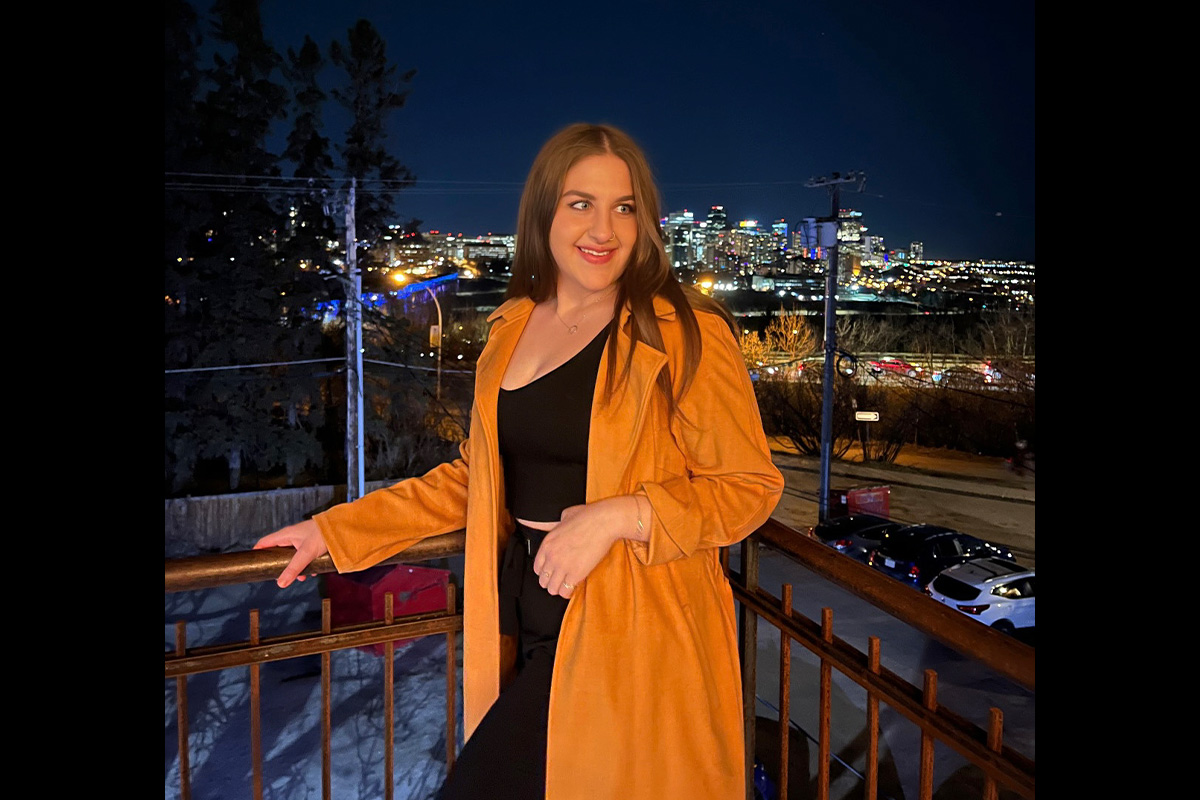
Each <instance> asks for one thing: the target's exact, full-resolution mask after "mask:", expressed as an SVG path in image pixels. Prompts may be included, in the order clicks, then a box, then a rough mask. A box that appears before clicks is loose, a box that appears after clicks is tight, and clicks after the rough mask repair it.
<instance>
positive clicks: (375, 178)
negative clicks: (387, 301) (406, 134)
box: [329, 19, 420, 288]
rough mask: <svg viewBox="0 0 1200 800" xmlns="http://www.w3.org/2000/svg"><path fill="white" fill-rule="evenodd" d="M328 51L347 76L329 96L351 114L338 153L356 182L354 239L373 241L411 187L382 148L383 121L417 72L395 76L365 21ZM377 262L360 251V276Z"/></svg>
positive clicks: (375, 252) (377, 256) (373, 253)
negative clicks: (399, 197) (397, 196)
mask: <svg viewBox="0 0 1200 800" xmlns="http://www.w3.org/2000/svg"><path fill="white" fill-rule="evenodd" d="M329 52H330V59H331V60H332V61H333V63H334V64H335V65H337V66H339V67H341V68H342V69H343V70H344V71H345V73H346V78H347V84H346V85H345V86H343V87H341V88H337V89H333V90H332V91H331V92H330V93H331V95H332V96H333V98H334V99H335V100H337V101H338V102H339V103H340V104H341V105H342V106H344V107H345V108H346V109H347V110H348V111H349V112H350V115H351V118H350V125H349V127H348V129H347V131H346V139H345V142H344V143H343V144H342V145H341V147H340V148H339V151H340V153H341V156H342V159H343V161H344V163H345V173H346V176H347V177H348V178H349V177H354V178H357V179H358V188H357V190H356V193H357V197H358V201H357V203H356V208H355V227H356V233H357V238H358V240H359V242H377V241H380V239H381V237H382V236H383V235H384V234H385V233H387V231H388V225H389V223H391V222H392V221H393V218H394V210H393V208H392V205H393V202H394V195H395V192H396V191H397V190H399V189H402V188H404V187H406V186H411V185H412V184H413V182H414V180H415V178H414V176H413V174H412V173H411V172H410V171H409V170H408V168H407V167H405V166H404V165H402V164H401V163H400V162H399V161H398V160H397V159H396V158H395V157H394V156H393V155H391V153H389V152H388V150H387V121H388V116H389V115H390V113H391V112H392V111H394V110H396V109H399V108H401V107H402V106H403V105H404V102H405V100H406V99H407V97H408V93H409V91H410V90H409V88H408V84H409V83H410V82H411V81H412V79H413V76H414V75H416V70H415V69H410V70H408V71H407V72H405V73H403V74H402V75H401V74H397V73H398V70H397V68H396V66H395V65H392V64H389V63H388V60H387V43H386V42H385V41H384V40H383V38H382V37H381V36H380V35H379V32H378V31H377V30H376V29H375V26H374V25H372V24H371V23H370V22H369V21H367V20H365V19H360V20H358V22H356V23H355V25H354V27H353V28H350V29H349V30H347V31H346V42H345V43H344V44H343V43H342V42H340V41H337V40H334V42H333V43H332V44H331V45H330V51H329ZM419 223H420V220H411V221H409V223H408V224H407V225H404V226H401V228H400V230H401V232H408V231H410V230H415V229H416V227H417V226H418V225H419ZM361 247H362V245H360V248H361ZM382 258H383V253H382V249H381V248H375V249H370V248H364V249H363V250H362V251H361V252H359V253H358V259H359V265H360V267H361V268H362V269H363V270H364V272H363V274H364V275H368V274H369V273H368V272H367V268H368V267H370V266H381V265H382V263H383V262H382ZM376 274H378V273H376ZM368 285H369V279H364V288H365V287H366V286H368ZM377 288H382V287H377Z"/></svg>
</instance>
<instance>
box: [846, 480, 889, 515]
mask: <svg viewBox="0 0 1200 800" xmlns="http://www.w3.org/2000/svg"><path fill="white" fill-rule="evenodd" d="M891 497H892V487H890V486H864V487H861V488H858V489H851V490H850V491H848V492H846V506H847V508H846V510H847V511H848V512H849V513H851V514H874V515H875V516H878V517H888V518H891V513H890V511H889V507H890V504H891Z"/></svg>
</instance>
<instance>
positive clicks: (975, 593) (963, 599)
mask: <svg viewBox="0 0 1200 800" xmlns="http://www.w3.org/2000/svg"><path fill="white" fill-rule="evenodd" d="M1033 588H1034V571H1033V570H1032V569H1029V568H1027V567H1022V566H1021V565H1019V564H1016V563H1014V562H1012V561H1009V560H1007V559H1003V558H981V559H978V560H976V561H967V562H965V563H963V564H957V565H955V566H953V567H950V568H948V569H945V570H942V572H940V573H939V574H938V576H937V577H936V578H934V579H933V581H932V582H931V583H930V584H929V585H928V586H926V587H925V593H926V594H927V595H929V596H930V597H932V598H933V599H934V600H937V601H938V602H939V603H944V604H945V605H948V606H950V607H951V608H953V609H956V610H958V611H961V612H962V613H964V614H966V615H968V616H970V617H973V618H975V619H977V620H979V621H980V622H982V623H983V624H984V625H990V626H992V627H993V628H996V629H997V630H1000V631H1003V632H1004V633H1009V634H1011V633H1014V632H1015V631H1016V630H1017V629H1018V628H1032V627H1033V626H1034V602H1035V598H1034V592H1033Z"/></svg>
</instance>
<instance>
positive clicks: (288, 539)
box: [254, 519, 329, 589]
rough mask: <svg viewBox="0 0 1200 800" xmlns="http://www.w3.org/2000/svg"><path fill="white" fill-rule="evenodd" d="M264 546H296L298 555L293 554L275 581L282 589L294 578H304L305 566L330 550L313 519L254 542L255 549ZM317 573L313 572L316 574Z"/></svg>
mask: <svg viewBox="0 0 1200 800" xmlns="http://www.w3.org/2000/svg"><path fill="white" fill-rule="evenodd" d="M264 547H294V548H296V555H294V556H292V560H291V561H289V562H288V565H287V566H286V567H284V568H283V572H281V573H280V574H279V578H278V579H276V581H275V583H277V584H278V585H279V588H281V589H283V588H285V587H287V586H289V585H291V583H292V581H293V580H296V579H299V580H304V577H305V576H304V568H305V567H307V566H308V565H309V564H311V563H312V562H313V560H314V559H316V558H320V557H321V556H323V555H325V554H326V553H328V552H329V548H328V547H326V546H325V539H324V538H323V537H322V536H321V529H320V528H318V527H317V523H316V521H314V520H311V519H306V520H305V521H304V522H297V523H296V524H295V525H288V526H287V527H286V528H280V529H279V530H277V531H275V532H274V533H268V534H267V535H266V536H264V537H263V538H261V539H259V540H258V541H257V542H255V543H254V549H255V550H261V549H263V548H264ZM316 574H317V573H315V572H314V573H313V575H314V576H315V575H316Z"/></svg>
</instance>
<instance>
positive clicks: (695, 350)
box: [255, 124, 783, 800]
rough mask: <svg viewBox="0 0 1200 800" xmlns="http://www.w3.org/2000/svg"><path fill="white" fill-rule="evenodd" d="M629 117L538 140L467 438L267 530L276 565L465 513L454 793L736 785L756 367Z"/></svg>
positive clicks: (766, 506) (353, 556) (349, 563)
mask: <svg viewBox="0 0 1200 800" xmlns="http://www.w3.org/2000/svg"><path fill="white" fill-rule="evenodd" d="M658 213H659V202H658V192H657V190H656V189H655V187H654V184H653V181H652V178H651V175H650V169H649V167H648V165H647V163H646V159H645V157H644V155H643V154H642V152H641V150H640V149H639V148H638V147H637V145H636V144H634V142H633V141H632V140H631V139H630V138H629V137H628V136H626V135H625V134H624V133H622V132H620V131H618V130H616V129H614V128H612V127H609V126H602V125H582V124H580V125H572V126H570V127H568V128H566V129H564V130H563V131H561V132H559V133H558V134H556V135H555V136H554V137H553V138H551V139H550V140H549V141H548V142H547V143H546V144H545V145H544V146H543V148H542V150H541V152H540V153H539V154H538V156H537V158H536V159H535V161H534V164H533V167H532V168H531V170H530V173H529V177H528V179H527V181H526V184H525V189H524V192H523V194H522V197H521V205H520V212H519V219H518V224H517V251H516V257H515V259H514V263H513V277H512V280H511V282H510V284H509V287H508V291H507V296H506V298H507V299H506V300H505V302H504V303H503V304H502V305H501V306H500V307H499V308H497V309H496V311H495V312H494V313H493V314H492V315H491V316H490V317H489V321H491V322H492V323H493V325H492V328H491V332H490V334H489V338H488V343H487V345H486V347H485V348H484V351H483V353H482V354H481V355H480V357H479V362H478V365H477V372H476V383H475V400H474V406H473V407H472V410H471V428H470V434H469V439H468V440H467V441H465V442H463V443H462V445H461V446H460V451H461V454H462V457H461V458H459V459H456V460H455V461H453V462H451V463H447V464H442V465H440V466H438V467H435V468H434V469H433V470H431V471H430V472H428V473H427V474H426V475H424V476H422V477H420V478H411V479H408V480H404V481H401V482H400V483H398V484H395V485H394V486H391V487H387V488H384V489H380V490H378V491H375V492H372V493H370V494H368V495H367V496H365V497H363V498H361V499H359V500H357V501H354V502H352V503H347V504H342V505H340V506H336V507H334V508H332V509H330V510H328V511H325V512H323V513H321V514H318V515H316V516H314V518H313V519H312V520H310V521H306V522H302V523H299V524H298V525H292V526H289V527H287V528H284V529H282V530H280V531H278V532H276V533H274V534H271V535H270V536H267V537H265V538H263V539H262V540H260V541H259V542H258V543H257V544H256V545H255V547H271V546H293V547H295V548H296V554H295V556H294V557H293V559H292V561H291V562H290V563H289V564H288V566H287V567H286V568H285V569H284V571H283V573H282V574H281V575H280V578H279V581H278V583H279V585H280V586H281V587H282V586H287V585H288V584H289V583H291V581H292V580H293V579H295V578H301V579H303V570H304V568H305V567H306V566H307V565H308V563H309V562H310V561H311V560H312V559H313V558H315V557H317V556H319V555H321V554H323V553H325V552H329V553H330V555H331V557H332V558H333V562H334V564H335V565H336V566H337V568H338V570H339V571H340V572H347V571H355V570H360V569H364V568H366V567H368V566H371V565H372V564H375V563H377V562H379V561H381V560H383V559H385V558H387V557H388V556H391V555H393V554H395V553H397V552H400V551H402V550H403V549H405V548H406V547H408V546H409V545H411V544H413V543H414V542H417V541H419V540H421V539H423V538H426V537H429V536H434V535H438V534H442V533H447V532H450V531H453V530H457V529H460V528H463V527H465V528H466V561H465V574H464V578H463V585H464V590H465V598H464V603H463V615H464V645H463V652H464V656H463V658H464V669H463V687H464V690H463V691H464V698H465V700H464V709H463V717H464V728H465V731H466V736H467V741H466V743H465V744H464V747H463V751H462V754H461V756H460V757H459V759H458V760H457V761H456V763H455V767H454V769H453V770H452V773H451V775H450V776H449V778H448V779H447V783H446V785H445V786H444V787H443V792H444V795H443V796H444V797H447V798H456V797H473V796H486V797H489V798H491V797H528V798H534V797H537V798H541V797H547V798H552V800H575V799H576V798H579V799H580V800H583V798H587V800H597V799H603V798H613V799H614V800H615V799H616V798H621V800H630V799H631V798H692V797H706V798H707V797H722V798H734V797H741V796H742V795H743V793H744V791H745V783H744V764H743V758H744V756H743V731H742V709H741V691H740V675H739V666H738V655H737V642H736V625H735V622H734V606H733V596H732V592H731V590H730V588H729V584H728V581H727V580H726V578H725V576H724V574H723V572H722V570H721V567H720V563H719V560H718V548H720V547H722V546H725V545H730V544H733V543H735V542H738V541H740V540H741V539H743V538H744V537H746V536H747V535H749V534H750V533H751V532H752V531H753V530H754V529H755V528H756V527H758V526H759V525H760V524H762V523H763V522H764V521H765V520H766V519H767V518H768V516H770V514H771V512H772V511H773V510H774V508H775V505H776V503H777V502H778V500H779V497H780V494H781V492H782V489H783V479H782V476H781V475H780V473H779V470H778V469H776V467H775V466H774V464H772V462H771V457H770V451H769V450H768V447H767V443H766V439H765V437H764V435H763V431H762V425H761V422H760V420H759V415H758V409H757V405H756V403H755V400H754V394H753V390H752V388H751V385H750V380H749V376H748V375H747V372H746V369H745V366H744V364H743V362H742V359H741V356H740V353H739V350H738V347H737V343H736V341H735V338H734V335H733V331H732V328H731V319H730V318H729V316H728V314H726V313H725V312H724V311H723V309H722V308H721V307H720V306H719V305H718V304H716V303H715V302H714V301H712V300H710V299H708V298H705V297H703V296H702V295H700V294H699V293H697V292H694V291H691V290H690V289H689V290H685V289H684V288H683V287H681V286H680V284H679V283H678V281H677V280H676V278H675V276H674V275H673V274H672V272H671V270H670V267H669V265H668V263H667V258H666V253H665V251H664V248H663V242H662V238H661V233H660V230H659V227H658Z"/></svg>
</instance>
